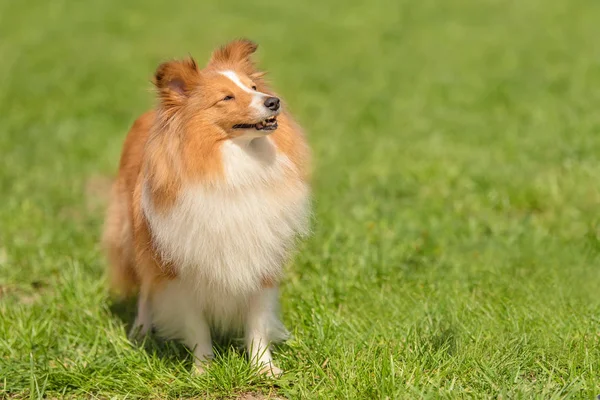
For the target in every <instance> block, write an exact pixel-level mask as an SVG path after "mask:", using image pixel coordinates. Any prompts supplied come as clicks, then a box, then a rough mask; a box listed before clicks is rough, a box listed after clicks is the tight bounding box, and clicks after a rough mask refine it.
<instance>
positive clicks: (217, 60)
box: [208, 39, 258, 75]
mask: <svg viewBox="0 0 600 400" xmlns="http://www.w3.org/2000/svg"><path fill="white" fill-rule="evenodd" d="M256 49H258V45H257V44H256V43H254V42H253V41H251V40H248V39H238V40H234V41H232V42H229V43H227V44H226V45H225V46H223V47H221V48H219V49H217V50H215V51H214V52H213V54H212V57H211V58H210V61H209V63H208V64H209V65H217V66H219V65H221V66H229V65H230V66H234V67H238V68H240V69H241V70H242V71H244V72H245V73H247V74H248V75H250V74H252V73H254V72H256V69H255V66H254V62H253V61H252V58H251V57H250V56H251V55H252V54H254V52H256Z"/></svg>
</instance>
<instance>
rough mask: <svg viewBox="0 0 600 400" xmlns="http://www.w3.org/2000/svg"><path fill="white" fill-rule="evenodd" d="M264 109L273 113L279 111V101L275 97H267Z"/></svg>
mask: <svg viewBox="0 0 600 400" xmlns="http://www.w3.org/2000/svg"><path fill="white" fill-rule="evenodd" d="M265 107H267V108H268V109H269V110H273V111H277V110H279V99H278V98H277V97H267V99H266V100H265Z"/></svg>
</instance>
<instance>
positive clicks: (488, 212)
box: [0, 0, 600, 399]
mask: <svg viewBox="0 0 600 400" xmlns="http://www.w3.org/2000/svg"><path fill="white" fill-rule="evenodd" d="M240 36H243V37H248V38H250V39H252V40H254V41H256V42H258V43H259V44H260V48H259V52H258V54H257V58H258V60H259V64H260V66H261V67H263V68H265V69H267V70H268V71H269V76H270V79H271V81H272V83H273V85H274V87H275V88H276V90H277V91H278V93H280V94H281V95H282V96H283V97H284V98H285V99H286V101H287V103H288V104H289V107H290V109H291V110H292V112H293V113H294V115H295V116H296V118H297V119H298V120H299V121H300V122H301V124H302V125H303V126H304V128H305V129H306V131H307V134H308V137H309V141H310V143H311V145H312V147H313V151H314V158H315V166H314V171H315V173H314V199H315V218H314V220H315V222H314V227H313V230H314V233H313V235H312V237H311V238H310V239H309V240H307V241H305V242H304V243H303V244H302V245H301V248H300V251H299V252H298V255H297V257H296V258H295V261H294V262H293V263H292V264H291V265H290V266H289V268H288V273H287V278H286V280H285V282H284V285H283V287H282V302H283V313H284V321H285V323H286V325H287V326H288V327H289V328H290V330H291V331H292V332H293V334H294V338H293V339H292V340H291V341H289V342H288V343H287V344H284V345H282V346H280V347H279V348H278V351H277V352H276V354H275V358H276V360H277V362H278V364H279V365H281V366H282V367H283V369H285V370H286V371H288V373H287V374H286V375H285V376H284V378H282V379H281V380H280V381H278V382H275V383H274V382H272V381H269V380H267V379H265V378H263V377H257V376H256V375H255V374H254V373H253V372H252V370H251V369H250V367H249V366H248V364H247V362H246V360H245V358H244V355H243V353H241V352H239V351H238V350H237V348H236V347H235V346H234V345H228V344H219V345H218V347H217V352H218V354H219V358H218V359H217V360H216V362H215V364H214V365H213V367H212V368H211V369H210V371H209V373H208V374H206V375H204V376H202V377H192V376H191V375H190V373H189V370H190V368H191V363H192V361H191V357H190V356H189V355H188V354H187V352H186V351H185V349H183V348H182V347H181V346H178V345H176V344H174V343H171V342H167V343H165V342H162V341H160V340H157V339H155V338H151V339H149V340H148V341H147V342H146V343H145V344H144V345H142V346H132V345H131V344H130V343H129V342H128V341H127V339H126V335H125V329H126V322H127V318H125V320H123V317H122V313H120V312H119V311H118V310H119V308H118V305H116V304H115V303H114V301H113V300H112V299H110V297H109V296H108V293H107V290H106V285H105V282H104V280H103V268H104V260H103V258H102V255H101V253H100V251H99V247H98V238H99V231H100V227H101V224H102V218H103V212H104V202H105V199H106V195H107V190H108V187H109V186H108V185H109V183H110V178H111V177H112V176H113V175H114V173H115V171H116V167H117V163H118V158H119V153H120V149H121V145H122V141H123V139H124V136H125V134H126V132H127V130H128V129H129V127H130V125H131V123H132V122H133V120H134V119H135V118H136V117H137V116H138V115H139V114H140V113H142V112H143V111H145V110H146V109H148V108H149V107H151V106H152V105H153V94H152V91H151V90H150V89H151V85H150V83H149V81H150V78H151V76H152V73H153V71H154V69H155V68H156V66H157V64H158V63H159V62H161V61H164V60H166V59H170V58H176V57H185V56H187V55H188V54H192V55H193V56H195V57H196V59H197V60H199V62H200V63H201V64H202V63H204V62H206V61H207V60H208V57H209V55H210V52H211V51H212V49H213V48H215V47H216V46H219V45H221V44H223V43H225V42H227V41H229V40H231V39H232V38H236V37H240ZM0 38H1V40H0V312H1V316H2V317H1V318H0V395H1V396H3V397H5V398H41V397H63V396H64V397H71V398H82V397H83V398H93V397H98V398H111V397H116V398H123V397H128V398H190V397H196V398H246V399H250V398H269V397H270V398H277V397H279V398H287V397H289V398H319V399H320V398H351V399H357V398H368V399H374V398H407V399H413V398H455V397H474V398H540V399H550V398H566V397H569V398H587V399H590V398H593V397H594V396H595V395H597V394H600V343H599V340H600V300H599V295H598V288H599V287H600V271H599V269H598V264H599V255H600V233H599V227H600V208H599V205H600V204H599V202H600V190H599V182H600V165H599V164H598V154H600V112H599V110H600V90H599V88H600V2H598V1H595V0H570V1H558V0H550V1H548V0H546V1H542V0H504V1H501V0H451V1H440V0H438V1H434V0H423V1H416V0H395V1H391V0H390V1H386V0H377V1H372V2H365V1H356V0H349V1H336V2H334V1H332V2H324V1H320V2H317V1H304V2H268V1H264V0H263V1H258V2H252V3H251V2H244V1H239V0H224V1H220V2H198V1H171V2H157V1H141V0H133V1H128V2H118V1H114V0H106V1H96V2H91V1H88V2H75V1H60V0H58V1H51V2H43V1H39V0H30V1H21V2H18V1H9V0H3V1H0ZM244 396H245V397H244ZM250 396H254V397H250Z"/></svg>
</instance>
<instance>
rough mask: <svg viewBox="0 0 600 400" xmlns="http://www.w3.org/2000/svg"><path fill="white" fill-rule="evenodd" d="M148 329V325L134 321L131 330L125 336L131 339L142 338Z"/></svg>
mask: <svg viewBox="0 0 600 400" xmlns="http://www.w3.org/2000/svg"><path fill="white" fill-rule="evenodd" d="M149 331H150V326H149V325H143V324H135V323H134V324H133V326H132V327H131V330H130V331H129V334H128V335H127V337H128V338H129V340H131V341H136V340H139V339H142V338H143V337H144V336H146V335H147V334H148V332H149Z"/></svg>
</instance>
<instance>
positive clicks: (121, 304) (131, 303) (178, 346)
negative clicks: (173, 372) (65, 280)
mask: <svg viewBox="0 0 600 400" xmlns="http://www.w3.org/2000/svg"><path fill="white" fill-rule="evenodd" d="M110 311H111V313H112V314H113V315H114V316H116V317H117V318H119V319H120V320H121V322H122V323H123V324H124V325H125V332H130V331H131V329H132V328H133V323H134V321H135V317H136V313H137V298H130V299H124V300H115V301H114V302H113V303H112V304H111V305H110ZM133 343H134V345H136V346H137V347H139V348H141V349H143V350H144V351H146V352H147V353H148V354H152V355H156V356H157V357H160V358H162V359H164V360H165V361H169V362H176V363H181V364H183V365H185V366H186V367H189V368H191V367H192V364H193V362H194V355H193V353H192V350H193V349H188V348H187V347H186V346H185V345H183V344H182V343H181V342H179V341H178V340H171V339H163V338H161V337H160V336H159V335H158V334H157V333H156V330H155V329H154V328H153V329H152V331H151V332H150V333H149V334H148V335H146V336H145V337H140V338H139V339H138V340H134V341H133ZM213 349H214V351H215V355H216V356H218V355H223V354H225V353H227V352H229V351H232V350H234V351H235V352H237V353H238V354H239V355H240V356H245V354H244V351H243V346H242V342H241V340H239V339H234V338H231V337H224V336H223V335H218V334H216V333H215V332H213Z"/></svg>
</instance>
